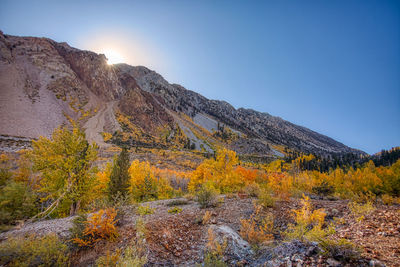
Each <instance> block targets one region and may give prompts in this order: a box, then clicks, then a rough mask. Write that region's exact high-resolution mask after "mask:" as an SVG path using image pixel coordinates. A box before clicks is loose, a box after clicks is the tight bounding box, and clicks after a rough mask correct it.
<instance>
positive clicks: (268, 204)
mask: <svg viewBox="0 0 400 267" xmlns="http://www.w3.org/2000/svg"><path fill="white" fill-rule="evenodd" d="M258 204H260V205H261V206H263V207H264V208H272V207H274V206H275V198H274V197H273V196H272V194H271V192H270V191H269V190H266V189H264V190H262V191H261V193H260V195H259V197H258Z"/></svg>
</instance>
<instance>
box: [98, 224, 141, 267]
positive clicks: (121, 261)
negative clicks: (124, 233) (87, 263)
mask: <svg viewBox="0 0 400 267" xmlns="http://www.w3.org/2000/svg"><path fill="white" fill-rule="evenodd" d="M135 228H136V236H135V237H134V238H133V239H132V240H131V242H130V243H129V244H128V246H127V247H126V248H125V249H124V250H122V249H117V250H116V251H115V252H114V253H111V252H110V251H107V252H106V255H104V256H101V257H99V258H98V259H97V261H96V266H97V267H114V266H115V267H142V266H144V265H145V264H146V263H147V251H146V244H145V243H146V241H145V240H146V239H145V236H146V227H145V224H144V222H143V220H142V219H140V218H139V219H138V220H137V221H136V223H135Z"/></svg>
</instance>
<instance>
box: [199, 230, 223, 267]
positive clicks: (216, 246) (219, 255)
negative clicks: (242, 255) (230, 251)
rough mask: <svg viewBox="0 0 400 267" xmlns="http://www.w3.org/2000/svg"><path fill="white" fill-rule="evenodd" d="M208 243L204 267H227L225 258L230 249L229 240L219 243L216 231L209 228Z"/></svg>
mask: <svg viewBox="0 0 400 267" xmlns="http://www.w3.org/2000/svg"><path fill="white" fill-rule="evenodd" d="M207 239H208V242H207V244H206V252H205V256H204V264H203V266H207V267H214V266H215V267H225V266H228V265H227V264H226V263H225V262H224V260H223V257H224V255H225V251H226V249H227V247H228V240H227V239H224V240H223V241H222V242H220V241H218V240H217V238H216V236H215V233H214V231H213V230H212V229H211V228H208V236H207Z"/></svg>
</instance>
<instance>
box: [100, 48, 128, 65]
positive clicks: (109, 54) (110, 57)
mask: <svg viewBox="0 0 400 267" xmlns="http://www.w3.org/2000/svg"><path fill="white" fill-rule="evenodd" d="M103 54H104V55H106V58H107V63H108V64H109V65H112V64H117V63H124V62H125V60H124V58H123V57H122V56H121V55H120V54H119V53H118V52H116V51H114V50H111V49H110V50H104V51H103Z"/></svg>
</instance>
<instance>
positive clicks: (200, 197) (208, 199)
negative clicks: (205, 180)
mask: <svg viewBox="0 0 400 267" xmlns="http://www.w3.org/2000/svg"><path fill="white" fill-rule="evenodd" d="M217 196H218V191H217V190H216V189H215V188H214V187H213V186H212V185H202V186H201V187H200V189H199V190H197V192H196V201H197V202H198V203H199V204H200V207H201V208H208V207H214V206H216V204H217Z"/></svg>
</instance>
